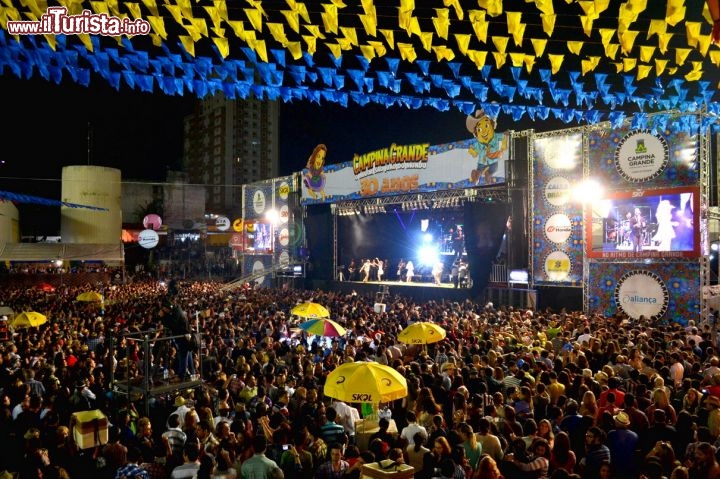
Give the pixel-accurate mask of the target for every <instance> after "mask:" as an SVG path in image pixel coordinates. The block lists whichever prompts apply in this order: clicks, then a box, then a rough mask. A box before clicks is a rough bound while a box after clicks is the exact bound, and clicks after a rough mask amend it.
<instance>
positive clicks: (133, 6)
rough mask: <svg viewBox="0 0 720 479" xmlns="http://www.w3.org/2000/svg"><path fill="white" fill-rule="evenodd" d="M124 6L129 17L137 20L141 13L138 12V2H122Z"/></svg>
mask: <svg viewBox="0 0 720 479" xmlns="http://www.w3.org/2000/svg"><path fill="white" fill-rule="evenodd" d="M123 5H125V8H127V9H128V12H130V17H132V18H133V20H137V19H138V18H140V17H141V16H142V13H140V4H139V3H134V2H127V3H124V4H123Z"/></svg>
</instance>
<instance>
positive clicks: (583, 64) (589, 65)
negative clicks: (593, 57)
mask: <svg viewBox="0 0 720 479" xmlns="http://www.w3.org/2000/svg"><path fill="white" fill-rule="evenodd" d="M594 69H595V66H594V65H593V62H592V61H590V60H581V61H580V72H581V73H582V75H583V76H585V74H586V73H588V72H591V71H593V70H594Z"/></svg>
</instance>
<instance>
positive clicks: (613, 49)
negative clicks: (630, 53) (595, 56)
mask: <svg viewBox="0 0 720 479" xmlns="http://www.w3.org/2000/svg"><path fill="white" fill-rule="evenodd" d="M618 50H620V45H619V44H617V43H610V44H609V45H608V46H606V47H605V56H606V57H608V58H611V59H613V60H614V59H615V58H617V54H618Z"/></svg>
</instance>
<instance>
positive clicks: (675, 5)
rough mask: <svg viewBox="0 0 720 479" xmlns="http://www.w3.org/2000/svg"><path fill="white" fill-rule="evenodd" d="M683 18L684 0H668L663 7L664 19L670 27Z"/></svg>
mask: <svg viewBox="0 0 720 479" xmlns="http://www.w3.org/2000/svg"><path fill="white" fill-rule="evenodd" d="M684 19H685V0H668V2H667V7H666V8H665V21H666V22H667V24H668V25H670V26H671V27H674V26H675V25H677V24H678V23H679V22H681V21H683V20H684Z"/></svg>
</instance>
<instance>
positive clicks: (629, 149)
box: [615, 130, 669, 183]
mask: <svg viewBox="0 0 720 479" xmlns="http://www.w3.org/2000/svg"><path fill="white" fill-rule="evenodd" d="M668 159H669V155H668V145H667V142H666V141H665V138H663V137H658V136H655V135H653V134H652V133H651V132H650V131H649V130H634V131H631V132H630V133H628V134H627V135H625V138H623V139H622V140H620V144H619V145H618V147H617V149H616V150H615V169H616V170H617V172H618V173H619V174H620V176H622V177H623V178H624V179H625V180H626V181H630V182H632V183H640V182H642V181H648V180H651V179H653V178H655V177H656V176H658V175H660V173H662V172H663V170H664V169H665V167H666V166H667V164H668Z"/></svg>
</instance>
